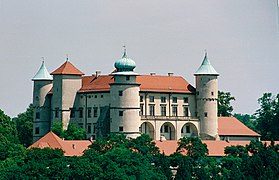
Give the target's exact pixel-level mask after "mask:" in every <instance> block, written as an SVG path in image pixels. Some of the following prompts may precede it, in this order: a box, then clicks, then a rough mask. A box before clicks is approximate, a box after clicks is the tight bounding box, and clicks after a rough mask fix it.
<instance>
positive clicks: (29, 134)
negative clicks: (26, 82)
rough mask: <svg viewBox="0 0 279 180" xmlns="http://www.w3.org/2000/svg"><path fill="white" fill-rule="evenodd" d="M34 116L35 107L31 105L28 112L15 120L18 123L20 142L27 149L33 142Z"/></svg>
mask: <svg viewBox="0 0 279 180" xmlns="http://www.w3.org/2000/svg"><path fill="white" fill-rule="evenodd" d="M33 114H34V107H33V105H32V104H30V105H29V107H28V108H27V110H26V112H24V113H20V114H19V115H17V117H16V118H14V119H13V121H14V122H15V123H16V129H17V132H18V139H19V142H20V143H21V144H23V145H24V146H25V147H28V146H30V145H31V144H32V142H33Z"/></svg>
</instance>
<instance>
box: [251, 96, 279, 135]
mask: <svg viewBox="0 0 279 180" xmlns="http://www.w3.org/2000/svg"><path fill="white" fill-rule="evenodd" d="M258 102H259V104H260V108H259V109H258V110H257V111H256V113H255V114H256V116H257V124H256V129H257V130H258V131H259V132H260V134H261V135H262V139H263V140H271V139H274V140H278V139H279V94H277V95H276V96H273V95H272V93H264V94H263V96H262V97H261V98H259V99H258Z"/></svg>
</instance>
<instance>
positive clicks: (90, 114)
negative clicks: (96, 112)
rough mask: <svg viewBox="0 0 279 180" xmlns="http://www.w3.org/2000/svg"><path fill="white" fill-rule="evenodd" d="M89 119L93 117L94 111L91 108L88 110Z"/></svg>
mask: <svg viewBox="0 0 279 180" xmlns="http://www.w3.org/2000/svg"><path fill="white" fill-rule="evenodd" d="M87 117H88V118H91V117H92V109H91V107H89V108H87Z"/></svg>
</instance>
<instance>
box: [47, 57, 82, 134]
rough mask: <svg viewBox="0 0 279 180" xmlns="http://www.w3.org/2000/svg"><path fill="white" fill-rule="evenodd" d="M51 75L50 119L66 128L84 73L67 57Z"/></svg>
mask: <svg viewBox="0 0 279 180" xmlns="http://www.w3.org/2000/svg"><path fill="white" fill-rule="evenodd" d="M51 75H53V91H52V92H53V96H52V112H53V113H52V120H53V121H57V122H62V124H63V129H67V128H68V125H69V121H70V113H71V112H70V109H71V108H72V107H73V105H74V101H75V98H76V95H77V92H78V91H79V90H80V88H81V86H82V75H84V73H83V72H81V71H80V70H78V69H77V68H76V67H75V66H74V65H73V64H72V63H70V62H69V61H68V59H67V61H66V62H65V63H64V64H62V65H61V66H60V67H59V68H58V69H56V70H55V71H53V72H52V73H51Z"/></svg>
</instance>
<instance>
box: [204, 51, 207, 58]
mask: <svg viewBox="0 0 279 180" xmlns="http://www.w3.org/2000/svg"><path fill="white" fill-rule="evenodd" d="M204 56H205V57H207V50H206V49H204Z"/></svg>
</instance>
